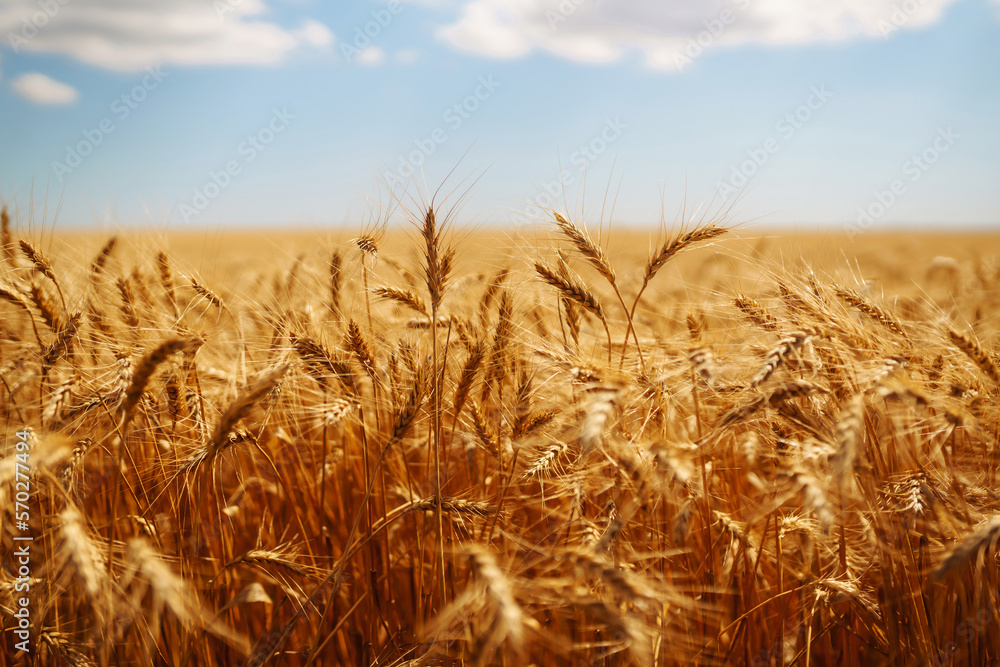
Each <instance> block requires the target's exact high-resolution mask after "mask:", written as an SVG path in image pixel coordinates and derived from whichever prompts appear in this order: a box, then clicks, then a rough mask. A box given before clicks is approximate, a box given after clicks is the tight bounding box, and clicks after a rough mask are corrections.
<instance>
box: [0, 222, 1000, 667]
mask: <svg viewBox="0 0 1000 667" xmlns="http://www.w3.org/2000/svg"><path fill="white" fill-rule="evenodd" d="M409 209H410V210H399V211H396V212H395V213H394V215H393V217H392V219H389V220H387V221H386V222H388V228H383V227H382V226H381V225H367V226H364V227H363V228H359V229H354V230H344V231H338V232H336V233H332V232H296V233H278V232H275V233H267V232H247V233H237V232H225V233H223V232H205V233H201V234H196V233H187V234H183V233H178V234H155V233H138V232H136V233H128V232H122V233H121V234H119V235H116V236H112V237H110V238H108V237H106V236H98V235H96V234H82V233H81V234H70V233H62V232H60V233H55V234H53V233H51V232H43V231H41V230H38V229H33V228H32V227H31V226H30V225H18V224H17V223H16V221H11V220H10V218H9V216H8V215H7V214H6V212H5V213H4V220H3V238H2V244H3V248H2V257H0V313H2V320H0V378H2V386H0V396H2V399H3V400H2V402H0V406H2V407H0V410H2V417H3V421H4V425H5V433H4V438H3V441H2V450H0V508H2V510H0V527H2V528H0V534H2V535H0V539H2V543H0V544H2V546H0V549H2V556H3V558H2V561H3V570H2V573H0V577H2V578H0V618H2V620H3V638H2V642H3V645H2V646H3V649H2V651H0V655H2V657H0V665H4V666H5V665H14V664H37V665H171V666H175V665H176V666H178V667H180V666H184V665H238V664H246V665H263V664H272V665H445V664H453V665H540V666H541V665H628V664H635V665H717V664H739V665H754V666H757V665H807V666H808V665H816V666H819V665H935V666H937V665H987V664H1000V663H998V661H1000V616H998V613H1000V600H998V577H1000V569H998V564H1000V561H998V556H997V554H998V549H997V542H998V540H1000V499H998V492H997V488H998V487H997V480H998V466H1000V450H998V446H997V438H998V434H1000V409H998V408H1000V405H998V390H1000V386H998V385H1000V358H998V356H997V354H996V346H997V343H998V333H1000V319H998V314H997V313H998V310H997V309H998V305H1000V298H998V293H997V287H998V281H1000V262H998V260H997V257H998V256H1000V237H997V236H990V235H976V236H974V235H963V234H958V233H955V234H940V235H936V236H935V235H930V234H928V235H922V236H921V235H903V234H897V235H892V234H888V235H879V234H875V233H872V234H868V235H864V236H861V237H859V238H857V239H855V240H853V242H849V241H848V240H847V238H846V237H845V236H844V235H843V234H836V233H833V232H831V233H829V234H825V235H823V234H813V235H808V234H794V233H784V234H775V233H764V232H759V231H755V230H753V229H752V228H750V227H740V226H739V225H737V226H735V227H733V226H731V224H730V221H729V220H728V219H727V218H726V216H721V217H719V218H718V219H716V218H712V217H711V216H702V217H698V218H696V219H688V220H682V222H681V223H679V224H677V225H675V226H673V227H665V228H663V229H660V230H659V232H657V230H655V229H654V230H652V231H637V230H616V229H614V228H612V229H610V230H609V229H607V226H606V225H605V226H604V228H603V229H602V228H601V226H600V225H597V224H591V225H590V226H589V229H588V226H585V225H584V224H583V222H582V221H580V220H578V218H577V216H573V215H564V214H563V213H560V212H556V211H553V212H552V215H551V218H550V219H548V220H545V221H540V222H539V224H538V225H537V226H534V227H532V228H530V229H522V230H516V231H514V230H512V231H506V232H505V231H502V230H483V229H479V230H469V229H467V228H464V227H460V226H457V225H454V224H452V223H451V221H449V219H448V218H449V215H448V213H447V211H446V210H445V209H444V207H442V209H441V210H438V209H437V208H434V207H431V206H429V205H426V204H423V205H420V206H416V205H414V206H411V207H409ZM22 442H23V443H25V444H24V445H23V446H22V445H21V444H20V443H22ZM18 464H23V465H25V466H27V469H30V475H29V476H30V492H29V493H28V495H27V496H19V495H18V491H19V488H24V487H17V483H18V474H19V473H20V472H22V467H20V466H19V465H18ZM15 499H17V500H26V502H25V503H23V505H25V506H26V508H27V509H23V508H22V507H19V506H17V505H15ZM22 513H24V514H26V515H27V516H26V517H22V516H20V515H21V514H22ZM22 520H24V521H23V523H22ZM26 535H30V536H31V538H32V541H31V542H30V550H31V551H30V553H31V556H30V575H28V576H27V577H26V578H21V579H19V578H18V577H19V565H18V560H17V558H16V554H17V553H19V552H18V551H17V550H18V549H19V548H22V545H23V544H26V542H24V541H17V540H16V539H15V538H16V537H18V536H22V537H23V536H26ZM23 599H26V600H27V602H23V601H22V600H23ZM21 608H24V609H27V610H28V611H26V612H23V614H22V616H23V615H25V614H27V615H30V630H28V635H27V636H29V637H30V639H29V644H28V647H29V649H30V650H29V651H28V652H27V653H25V652H23V651H20V650H18V648H17V647H16V644H17V643H18V642H19V641H20V640H19V638H18V636H17V635H16V634H15V633H14V630H15V629H17V628H19V627H23V626H19V618H20V617H19V616H17V614H18V613H19V611H18V610H20V609H21Z"/></svg>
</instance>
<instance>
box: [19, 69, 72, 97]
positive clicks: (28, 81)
mask: <svg viewBox="0 0 1000 667" xmlns="http://www.w3.org/2000/svg"><path fill="white" fill-rule="evenodd" d="M11 85H12V86H13V87H14V90H15V91H17V93H18V94H19V95H21V96H22V97H25V98H27V99H29V100H31V101H32V102H34V103H35V104H69V103H70V102H74V101H76V98H77V96H78V93H77V91H76V88H74V87H73V86H67V85H66V84H65V83H60V82H59V81H56V80H55V79H50V78H49V77H47V76H45V75H44V74H41V73H39V72H29V73H27V74H22V75H21V76H19V77H18V78H17V79H15V80H14V81H13V82H11Z"/></svg>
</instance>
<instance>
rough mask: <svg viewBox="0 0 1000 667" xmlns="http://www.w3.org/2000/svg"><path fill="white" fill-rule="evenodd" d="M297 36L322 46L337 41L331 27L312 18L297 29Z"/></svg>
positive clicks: (309, 42)
mask: <svg viewBox="0 0 1000 667" xmlns="http://www.w3.org/2000/svg"><path fill="white" fill-rule="evenodd" d="M295 36H296V37H298V38H299V39H301V40H302V41H303V42H305V43H306V44H309V45H311V46H315V47H320V48H322V47H329V46H333V43H334V41H336V38H335V37H334V35H333V33H332V32H330V29H329V28H327V27H326V26H325V25H323V24H322V23H320V22H319V21H313V20H312V19H307V20H306V21H304V22H303V23H302V27H301V28H299V29H298V30H296V31H295Z"/></svg>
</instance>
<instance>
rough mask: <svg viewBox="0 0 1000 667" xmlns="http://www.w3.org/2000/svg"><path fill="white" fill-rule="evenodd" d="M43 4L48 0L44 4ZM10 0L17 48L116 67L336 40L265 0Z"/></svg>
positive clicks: (6, 21)
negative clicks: (286, 19) (272, 15)
mask: <svg viewBox="0 0 1000 667" xmlns="http://www.w3.org/2000/svg"><path fill="white" fill-rule="evenodd" d="M42 4H44V3H42ZM42 4H40V3H38V2H37V0H5V1H4V2H3V4H2V5H0V35H6V36H7V39H6V41H7V42H8V44H7V45H8V46H9V47H11V48H13V49H14V50H15V51H21V50H24V51H38V52H52V53H61V54H65V55H68V56H71V57H73V58H77V59H79V60H81V61H83V62H86V63H90V64H92V65H97V66H100V67H106V68H109V69H114V70H125V71H128V70H139V69H142V68H144V67H147V66H149V65H154V64H159V63H164V64H166V63H177V64H185V65H200V64H232V63H249V64H266V63H275V62H279V61H281V60H282V59H284V58H285V57H287V56H288V54H289V53H290V52H292V51H293V50H295V49H296V48H298V47H300V46H309V47H324V46H329V45H330V44H332V42H333V34H332V33H331V32H330V31H329V29H327V28H326V26H324V25H322V24H320V23H318V22H317V21H313V20H306V21H305V22H304V23H303V24H302V25H301V26H300V27H299V28H298V29H288V28H285V27H282V26H280V25H278V24H277V23H274V22H272V21H269V20H267V16H266V15H267V13H268V7H267V5H266V4H265V3H264V1H263V0H170V1H169V2H161V1H158V0H145V1H143V2H137V1H135V0H89V1H87V2H83V1H72V2H68V3H66V4H62V3H61V2H51V3H49V5H50V6H51V9H48V10H45V11H42V10H41V9H40V7H41V6H42Z"/></svg>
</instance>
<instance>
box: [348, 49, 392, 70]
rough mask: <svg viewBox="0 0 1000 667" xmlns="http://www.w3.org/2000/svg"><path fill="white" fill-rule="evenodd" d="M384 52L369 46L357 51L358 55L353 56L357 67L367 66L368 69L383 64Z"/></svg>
mask: <svg viewBox="0 0 1000 667" xmlns="http://www.w3.org/2000/svg"><path fill="white" fill-rule="evenodd" d="M385 57H386V56H385V50H384V49H381V48H379V47H377V46H369V47H366V48H364V49H361V50H360V51H358V55H357V56H355V59H356V60H357V62H358V64H359V65H367V66H369V67H374V66H376V65H381V64H382V63H384V62H385Z"/></svg>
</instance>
